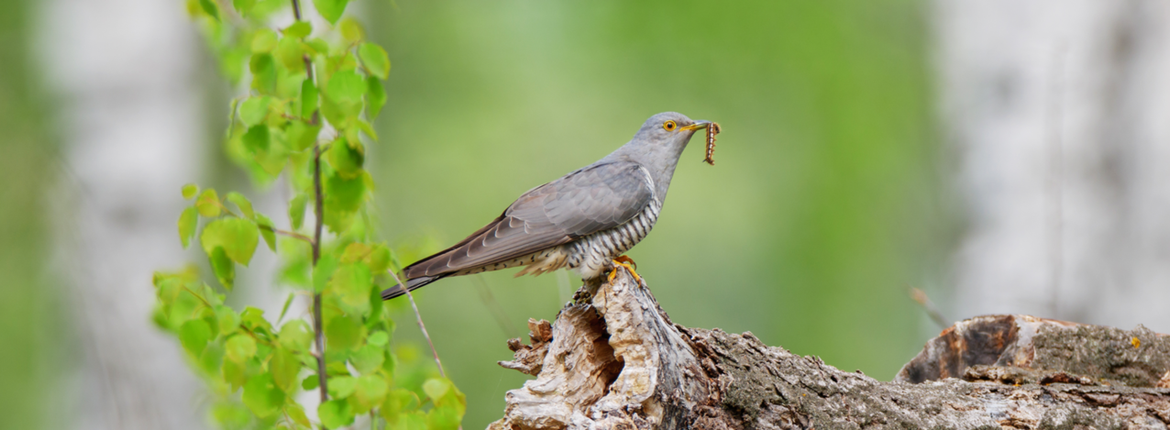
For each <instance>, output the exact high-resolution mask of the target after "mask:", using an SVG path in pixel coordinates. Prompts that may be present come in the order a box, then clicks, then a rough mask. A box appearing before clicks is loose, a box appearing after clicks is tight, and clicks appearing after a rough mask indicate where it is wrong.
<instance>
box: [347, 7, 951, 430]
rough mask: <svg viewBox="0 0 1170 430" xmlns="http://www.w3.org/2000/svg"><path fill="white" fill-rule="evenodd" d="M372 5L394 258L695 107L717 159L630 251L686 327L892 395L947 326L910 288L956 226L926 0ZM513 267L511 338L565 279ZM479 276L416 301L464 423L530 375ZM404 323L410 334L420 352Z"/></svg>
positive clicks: (553, 308)
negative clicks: (710, 123) (778, 352)
mask: <svg viewBox="0 0 1170 430" xmlns="http://www.w3.org/2000/svg"><path fill="white" fill-rule="evenodd" d="M375 3H376V6H375V7H373V8H372V10H370V11H369V12H370V14H369V15H368V16H367V17H366V19H365V20H366V22H368V23H369V26H370V27H371V32H372V33H373V34H374V36H375V38H376V39H377V40H378V42H380V43H382V44H384V46H386V48H387V50H388V51H389V53H390V58H391V59H392V61H394V70H393V71H392V72H391V76H390V79H389V81H388V82H387V91H388V92H389V94H390V102H389V104H388V107H387V108H386V110H385V111H384V112H385V113H384V114H383V116H384V118H380V123H379V124H378V125H379V127H380V130H379V134H380V135H381V136H382V139H383V140H382V142H381V143H380V144H379V145H377V146H376V149H374V151H375V152H376V155H375V156H374V157H373V158H374V159H376V161H375V162H376V163H379V164H377V165H376V167H375V168H373V170H374V172H375V175H376V179H377V182H378V183H379V185H380V187H381V188H380V193H381V195H380V199H379V201H378V205H379V206H380V208H381V213H382V214H383V215H384V217H383V219H384V221H385V222H384V225H383V226H384V228H385V231H386V234H387V236H388V237H389V238H390V240H391V241H392V242H399V243H406V242H411V241H416V242H417V241H419V239H420V238H425V237H428V236H429V237H433V238H434V239H435V240H431V241H426V243H427V245H426V248H427V249H425V251H437V250H439V249H442V248H444V247H446V246H448V245H450V244H452V243H454V242H456V241H458V240H460V239H462V238H463V237H464V236H465V235H466V234H468V233H470V232H472V231H474V230H476V229H478V228H479V227H480V226H482V225H483V224H484V223H486V222H487V221H489V220H491V219H493V218H494V217H495V216H497V215H499V213H500V212H501V211H502V210H503V209H504V208H505V207H506V206H507V205H508V204H509V203H511V201H512V200H513V199H514V198H515V197H517V196H519V195H520V194H521V193H523V192H524V191H526V190H528V189H529V188H532V187H534V186H537V185H540V184H541V183H544V182H546V181H549V180H552V179H555V178H557V177H559V176H561V175H563V174H565V173H567V172H569V171H572V170H574V169H576V168H578V167H581V166H584V165H586V164H589V163H591V162H593V161H595V160H597V159H598V158H601V157H602V156H604V155H606V154H608V153H609V152H610V151H612V150H613V149H615V148H616V147H618V146H620V145H621V144H623V143H625V142H626V141H627V140H628V139H629V138H630V136H632V135H633V133H634V132H635V131H636V130H637V128H638V127H639V126H640V125H641V124H642V122H643V121H644V120H645V119H646V118H648V117H649V116H650V115H652V114H654V113H657V112H662V111H678V112H682V113H684V114H686V115H688V116H690V117H692V118H702V119H709V120H714V121H718V122H720V123H721V124H722V126H723V130H724V132H723V134H721V135H720V136H719V145H718V149H717V150H716V152H715V160H716V165H715V166H714V167H711V166H707V165H706V164H703V163H702V162H701V161H700V160H701V159H702V158H703V147H702V142H701V139H696V140H695V141H693V142H692V143H691V147H690V148H688V150H687V152H686V153H684V155H683V160H682V161H681V163H680V167H679V169H678V171H677V172H676V174H675V178H674V181H673V182H672V186H671V192H670V195H669V196H668V198H667V201H666V206H665V209H664V211H663V216H662V218H661V219H660V221H659V222H658V225H657V226H656V227H655V229H654V233H653V234H651V235H650V236H649V237H648V238H647V239H646V240H644V241H643V242H642V243H641V244H640V245H639V246H638V247H636V248H635V249H634V250H632V251H631V252H630V253H629V255H630V256H632V257H633V258H634V259H635V260H636V261H637V262H638V264H639V272H640V273H641V274H643V275H644V276H645V277H646V278H647V279H648V281H649V283H650V287H651V288H652V289H653V290H654V291H655V294H656V296H657V298H658V300H659V301H660V302H661V304H662V306H663V308H664V309H666V310H667V311H668V312H669V313H670V315H671V317H672V318H673V319H674V321H675V322H677V323H679V324H683V325H686V326H693V327H706V328H713V327H719V328H722V329H724V330H726V331H730V332H743V331H749V330H750V331H751V332H753V333H754V334H756V335H757V336H759V337H760V338H761V339H762V340H764V341H765V342H766V343H768V344H770V345H781V346H783V347H785V348H788V349H789V350H792V351H793V352H795V353H798V354H815V355H818V356H821V357H822V358H824V359H825V361H826V362H828V363H830V364H832V365H834V366H837V367H840V368H842V369H846V370H853V369H860V370H862V371H864V372H865V373H867V374H869V375H872V376H874V377H876V378H879V379H885V380H888V379H890V378H892V377H893V375H894V373H895V372H896V371H897V369H898V368H899V367H900V366H901V365H902V364H903V363H905V362H906V361H907V360H909V358H910V357H912V356H913V355H914V354H915V353H917V351H918V350H919V349H920V348H921V345H922V342H923V341H924V340H925V339H926V333H929V332H930V331H931V330H934V329H935V328H934V327H929V330H926V332H923V331H922V330H921V329H920V327H919V326H920V322H921V321H923V318H922V316H921V311H920V310H918V309H917V308H916V305H914V304H913V303H912V302H911V301H910V300H908V298H907V294H906V290H907V287H908V285H911V284H914V285H918V284H920V283H922V282H924V280H926V279H929V278H930V277H931V274H932V273H934V271H935V270H936V269H935V267H936V266H937V264H938V263H939V262H938V261H936V258H937V257H935V256H936V255H937V254H939V252H938V251H940V250H941V246H942V245H943V244H941V243H938V242H937V239H935V241H932V240H931V239H930V238H931V237H935V238H937V237H941V236H942V235H939V234H938V233H939V230H940V229H943V228H945V227H946V226H945V225H943V224H942V223H941V222H940V221H939V217H940V216H941V212H940V210H939V209H938V205H936V200H937V199H936V196H935V194H934V193H935V191H936V188H935V187H936V185H935V184H936V183H937V182H938V181H937V180H936V178H934V175H935V173H936V172H935V171H934V167H933V165H934V161H935V158H936V154H935V151H936V146H935V142H934V141H933V140H932V139H931V133H932V130H931V126H930V124H929V121H930V117H929V112H930V111H931V108H930V106H929V101H930V100H931V95H930V94H929V93H928V88H929V87H930V82H929V81H928V79H929V78H928V70H927V67H928V65H927V58H926V56H925V52H926V48H927V46H926V44H925V40H924V37H923V36H924V32H925V31H926V29H925V24H924V21H923V17H922V15H923V13H924V11H923V4H922V3H920V2H914V1H905V2H879V3H870V2H857V1H785V2H727V3H719V4H714V3H710V2H669V3H668V2H646V3H635V2H617V1H607V2H588V3H572V2H545V3H533V2H498V3H497V2H492V3H490V4H489V3H485V2H475V1H431V2H411V1H398V2H397V3H396V6H394V5H391V4H388V3H380V2H375ZM514 272H515V271H514V270H509V271H504V272H498V273H491V274H488V275H486V276H484V280H485V281H486V284H487V285H488V286H489V287H490V289H491V291H492V293H493V295H494V296H495V298H496V300H497V301H498V302H499V306H500V307H501V308H502V310H503V311H504V312H505V313H506V315H507V316H508V318H509V320H510V321H511V322H512V324H513V325H515V326H517V327H519V328H520V329H521V331H522V332H526V331H527V330H526V328H525V321H526V320H527V318H529V317H533V318H544V319H549V320H552V319H553V318H554V317H555V315H556V312H557V311H558V310H559V309H560V306H561V304H562V303H563V302H562V301H561V300H562V297H561V293H560V292H559V291H558V288H559V287H558V281H557V276H556V275H546V276H542V277H538V278H531V277H524V278H519V279H513V278H512V275H513V273H514ZM476 282H478V281H476V280H475V279H472V278H469V277H465V278H453V279H447V280H443V281H440V282H438V283H436V284H434V285H431V286H428V287H427V288H424V289H422V290H419V291H420V293H419V294H418V295H417V297H418V298H419V306H420V308H421V312H422V314H423V316H424V318H426V320H427V322H428V328H429V330H430V332H431V336H432V337H433V338H434V341H435V346H436V348H438V351H439V353H440V354H441V355H442V357H443V359H444V363H445V365H446V367H447V369H448V371H449V372H450V374H451V376H452V377H453V378H454V380H455V381H456V383H457V384H458V385H459V387H460V388H462V389H463V390H464V391H465V392H466V393H467V395H468V402H469V408H468V415H467V418H466V421H465V428H482V427H483V426H484V425H486V424H487V423H488V422H490V421H492V420H495V419H498V418H499V417H500V416H501V411H502V408H503V404H504V403H503V402H504V396H503V394H504V391H505V390H507V389H511V388H516V387H519V386H520V385H521V384H522V383H523V381H524V380H525V379H527V378H526V376H525V375H522V374H520V373H518V372H515V371H509V370H504V369H502V368H500V367H498V366H497V365H496V364H495V362H496V361H497V360H504V359H509V358H510V357H511V354H510V352H509V351H508V349H507V348H506V347H505V345H504V341H505V339H506V338H507V337H509V334H508V328H507V327H506V326H501V325H499V324H497V323H496V322H494V320H493V318H492V314H491V310H490V309H489V307H488V306H487V305H485V301H484V299H483V298H482V296H481V293H480V290H479V289H478V288H477V285H476ZM571 285H572V289H573V290H575V289H576V288H577V286H578V285H579V283H578V280H577V279H576V278H575V276H574V277H573V278H572V282H571ZM404 309H405V308H404ZM397 320H398V321H399V329H398V336H399V339H402V338H403V337H408V338H409V337H415V338H417V337H418V335H417V333H418V330H417V328H416V327H414V324H413V323H412V316H411V315H410V314H409V313H402V314H400V316H399V317H398V319H397Z"/></svg>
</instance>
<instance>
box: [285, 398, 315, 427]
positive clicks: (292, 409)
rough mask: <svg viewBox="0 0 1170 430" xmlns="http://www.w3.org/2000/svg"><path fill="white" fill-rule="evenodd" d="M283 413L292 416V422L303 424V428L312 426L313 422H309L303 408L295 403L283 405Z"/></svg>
mask: <svg viewBox="0 0 1170 430" xmlns="http://www.w3.org/2000/svg"><path fill="white" fill-rule="evenodd" d="M284 413H286V414H288V416H289V418H292V420H293V422H296V423H297V424H300V425H301V426H304V427H305V428H313V423H311V422H309V417H308V416H306V415H305V408H302V407H301V405H299V404H296V403H286V404H285V405H284Z"/></svg>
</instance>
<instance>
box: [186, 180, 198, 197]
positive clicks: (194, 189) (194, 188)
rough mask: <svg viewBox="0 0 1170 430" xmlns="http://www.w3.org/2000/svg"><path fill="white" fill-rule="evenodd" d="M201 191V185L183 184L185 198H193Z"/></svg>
mask: <svg viewBox="0 0 1170 430" xmlns="http://www.w3.org/2000/svg"><path fill="white" fill-rule="evenodd" d="M197 193H199V186H198V185H195V184H187V185H184V186H183V200H191V199H193V198H195V194H197Z"/></svg>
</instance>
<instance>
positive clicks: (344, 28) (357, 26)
mask: <svg viewBox="0 0 1170 430" xmlns="http://www.w3.org/2000/svg"><path fill="white" fill-rule="evenodd" d="M337 27H338V28H339V29H340V30H341V39H342V40H345V42H346V43H345V44H346V45H353V44H354V43H357V42H360V41H361V40H362V39H364V38H365V37H366V30H365V29H363V28H362V23H360V22H358V20H356V19H353V18H345V19H343V20H341V24H339V25H338V26H337Z"/></svg>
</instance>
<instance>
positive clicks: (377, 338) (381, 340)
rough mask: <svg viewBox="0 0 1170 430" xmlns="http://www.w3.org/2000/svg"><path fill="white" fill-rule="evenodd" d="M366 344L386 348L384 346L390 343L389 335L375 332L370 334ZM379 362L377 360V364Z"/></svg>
mask: <svg viewBox="0 0 1170 430" xmlns="http://www.w3.org/2000/svg"><path fill="white" fill-rule="evenodd" d="M366 342H369V344H370V345H374V346H386V344H387V343H389V342H390V334H389V333H386V332H384V331H376V332H373V333H370V337H369V338H367V339H366ZM380 361H381V360H379V362H380Z"/></svg>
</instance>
